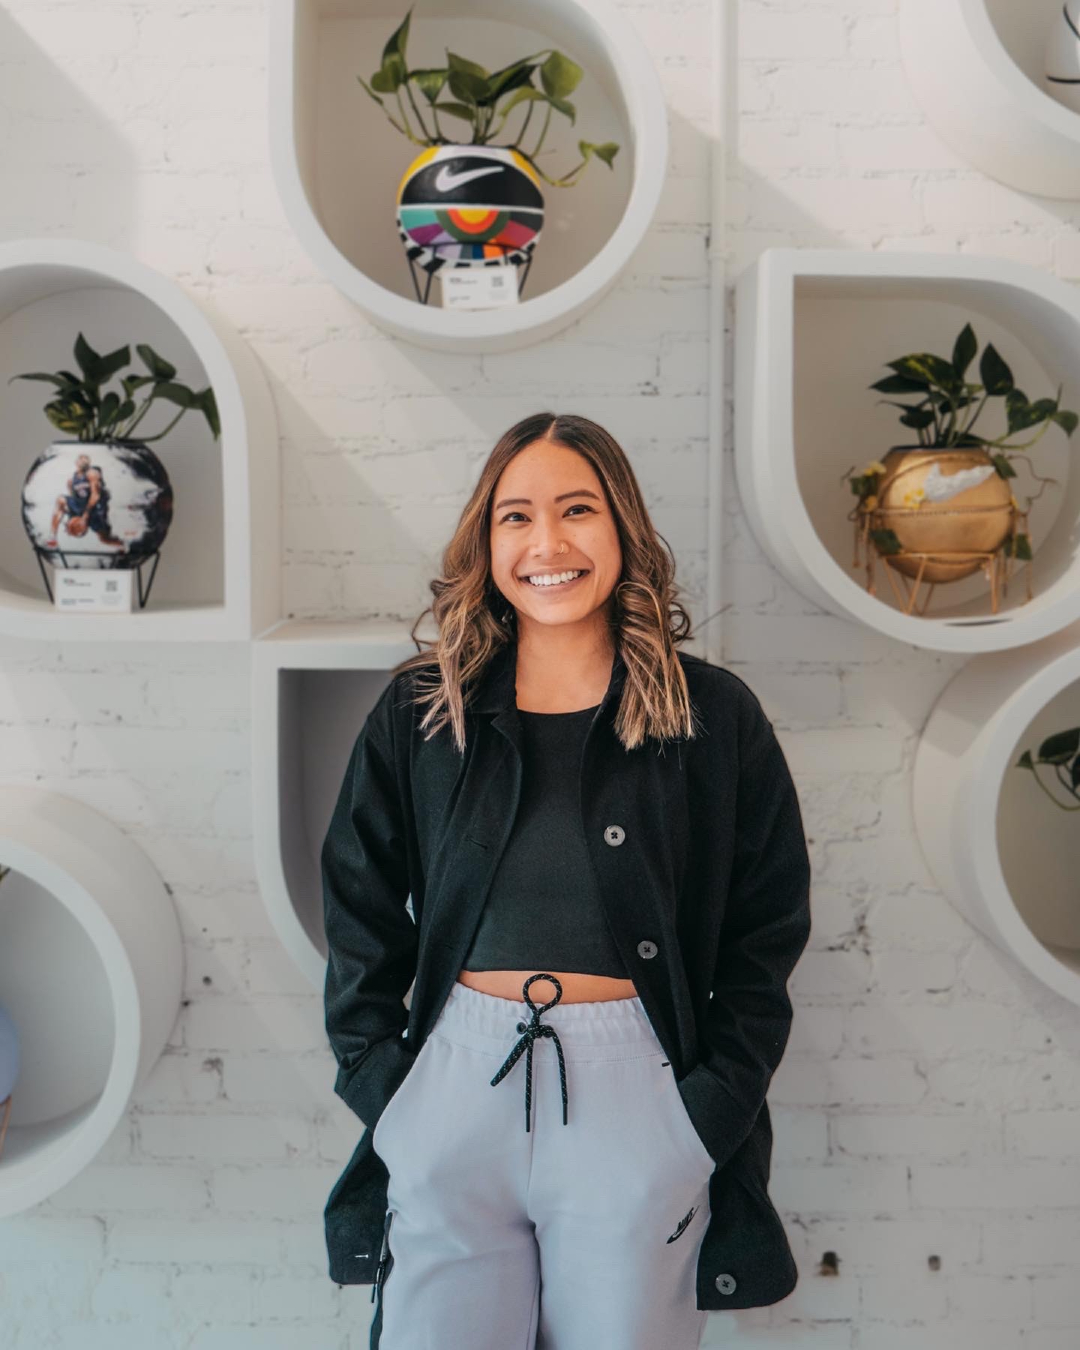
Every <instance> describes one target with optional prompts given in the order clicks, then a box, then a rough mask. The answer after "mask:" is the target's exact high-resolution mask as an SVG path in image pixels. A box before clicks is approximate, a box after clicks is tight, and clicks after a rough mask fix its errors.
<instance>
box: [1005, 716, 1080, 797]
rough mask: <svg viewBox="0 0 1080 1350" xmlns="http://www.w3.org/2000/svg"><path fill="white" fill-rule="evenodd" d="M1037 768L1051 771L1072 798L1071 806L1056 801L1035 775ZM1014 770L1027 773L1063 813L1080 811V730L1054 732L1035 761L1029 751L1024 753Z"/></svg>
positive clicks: (1041, 748)
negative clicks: (1043, 766)
mask: <svg viewBox="0 0 1080 1350" xmlns="http://www.w3.org/2000/svg"><path fill="white" fill-rule="evenodd" d="M1040 765H1045V766H1046V767H1047V768H1049V769H1052V770H1053V774H1054V780H1055V781H1056V783H1057V785H1058V787H1059V788H1061V790H1062V791H1063V792H1065V793H1066V794H1067V796H1069V797H1071V798H1072V803H1071V804H1070V803H1069V802H1061V801H1058V799H1057V797H1056V796H1055V795H1054V793H1053V792H1051V791H1050V789H1049V788H1048V787H1047V785H1046V784H1045V783H1044V782H1043V781H1042V779H1041V778H1040V777H1039V774H1038V768H1039V766H1040ZM1014 767H1015V768H1017V769H1028V770H1030V772H1031V773H1032V775H1033V776H1034V778H1035V781H1036V783H1038V785H1039V787H1040V788H1042V790H1043V791H1044V792H1045V793H1046V795H1047V796H1048V797H1049V798H1050V800H1051V801H1052V802H1053V803H1054V805H1055V806H1057V807H1059V808H1060V809H1061V810H1062V811H1080V727H1069V729H1068V730H1067V731H1055V732H1054V734H1053V735H1052V736H1047V738H1046V740H1044V741H1043V743H1042V744H1041V745H1040V746H1039V749H1038V751H1037V752H1036V754H1035V756H1034V757H1033V756H1032V753H1031V751H1030V750H1025V751H1024V753H1023V754H1022V755H1021V756H1020V758H1019V759H1018V760H1017V761H1016V764H1015V765H1014Z"/></svg>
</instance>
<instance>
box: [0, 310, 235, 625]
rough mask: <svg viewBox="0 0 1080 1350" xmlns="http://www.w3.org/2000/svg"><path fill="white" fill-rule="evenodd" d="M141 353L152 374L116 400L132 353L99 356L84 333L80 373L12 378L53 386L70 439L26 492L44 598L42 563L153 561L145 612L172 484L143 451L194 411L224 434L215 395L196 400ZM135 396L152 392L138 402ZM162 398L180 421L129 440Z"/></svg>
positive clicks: (38, 468)
mask: <svg viewBox="0 0 1080 1350" xmlns="http://www.w3.org/2000/svg"><path fill="white" fill-rule="evenodd" d="M137 351H138V353H139V356H140V357H141V358H142V361H143V363H144V365H145V366H146V369H147V371H148V373H147V374H145V375H142V374H134V375H128V376H125V377H123V378H122V379H121V381H120V384H121V390H122V392H119V393H118V392H116V391H104V389H103V386H104V385H106V384H107V383H108V382H109V381H110V380H111V379H112V378H113V377H114V376H116V375H117V374H118V373H119V372H120V371H121V370H122V369H123V368H124V367H125V366H127V365H128V364H129V363H130V361H131V351H130V348H129V347H127V346H124V347H120V348H117V350H116V351H113V352H110V353H109V354H108V355H106V356H101V355H99V354H98V353H97V352H96V351H94V349H93V348H92V347H91V346H90V345H89V343H88V342H87V341H86V339H85V338H84V337H83V335H82V333H80V334H79V335H78V338H77V339H76V342H75V361H76V363H77V365H78V367H79V370H80V372H81V374H79V375H76V374H74V373H73V372H72V371H69V370H62V371H59V372H58V373H56V374H42V373H34V374H24V375H15V376H12V379H22V380H43V381H46V382H48V383H50V384H52V385H54V386H55V389H56V395H55V397H54V398H53V399H52V400H51V401H50V402H48V403H47V404H46V405H45V415H46V417H47V418H48V419H49V421H50V422H51V423H52V424H53V426H55V427H57V428H58V429H59V430H61V431H66V432H70V433H74V435H73V437H72V438H71V439H64V440H56V441H54V442H53V443H52V444H51V445H50V446H49V447H48V448H47V449H46V450H45V451H44V452H43V453H42V454H41V455H39V456H38V458H37V459H36V460H35V461H34V463H33V464H32V465H31V466H30V470H29V472H28V473H27V475H26V479H25V481H24V483H23V490H22V519H23V527H24V528H25V530H26V533H27V535H28V536H29V538H30V542H31V544H32V545H33V547H34V551H35V553H36V555H37V558H38V564H39V566H40V567H41V571H42V577H43V579H44V581H45V586H46V589H51V588H50V587H49V579H48V574H47V572H46V570H45V566H44V564H45V563H46V562H47V563H49V564H51V565H52V566H53V567H62V568H97V569H102V568H139V567H141V565H142V563H144V562H146V561H147V560H148V559H150V558H153V560H154V567H153V570H152V571H151V574H150V581H149V582H148V583H147V586H146V588H145V591H144V590H143V588H142V584H141V574H140V604H141V605H144V604H145V603H146V599H147V597H148V596H149V591H150V584H151V583H152V582H153V574H154V571H156V570H157V564H158V560H159V558H160V550H161V546H162V544H163V543H164V541H165V536H166V535H167V534H168V532H169V525H170V523H171V521H172V515H173V490H172V485H171V483H170V482H169V475H168V473H167V472H166V470H165V466H164V464H162V462H161V460H160V459H159V458H158V456H157V455H156V454H155V452H154V451H153V450H152V449H151V448H150V446H149V444H148V443H147V442H148V441H155V440H161V439H162V437H163V436H166V435H167V434H168V433H169V431H171V429H172V428H173V427H174V426H175V425H176V423H177V422H178V421H179V420H180V418H181V417H183V415H184V413H185V412H187V411H188V410H189V409H191V408H197V409H199V410H200V411H201V412H202V413H203V414H204V415H205V417H206V419H207V422H208V423H209V425H210V429H211V432H212V433H213V435H214V437H215V438H216V437H217V436H218V435H219V434H220V421H219V418H218V412H217V405H216V403H215V400H214V394H213V390H212V389H210V388H209V387H208V388H206V389H203V390H202V391H201V392H200V393H194V392H193V391H192V390H190V389H188V388H187V387H186V386H185V385H182V384H178V383H177V382H176V380H175V376H176V367H175V366H173V365H171V364H170V363H169V362H168V361H165V360H164V359H163V358H162V357H160V356H159V355H158V354H157V352H155V351H154V350H153V348H152V347H150V346H148V345H147V344H146V343H140V344H139V346H138V347H137ZM139 390H145V391H146V392H144V393H143V394H142V395H141V397H140V398H139V399H138V401H137V400H136V394H137V391H139ZM158 399H160V400H163V401H164V402H165V403H169V404H172V405H174V406H176V407H178V408H179V412H177V414H176V416H175V417H173V418H172V420H171V421H170V422H169V423H168V425H167V426H166V427H165V428H164V430H163V431H160V432H158V433H157V435H155V436H145V437H134V436H132V434H131V433H132V432H133V431H134V430H135V428H136V426H137V425H138V424H139V423H140V422H141V421H142V420H143V418H144V417H145V416H146V414H147V412H148V411H149V410H150V408H151V407H152V406H153V404H154V403H155V401H157V400H158Z"/></svg>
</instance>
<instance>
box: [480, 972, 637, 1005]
mask: <svg viewBox="0 0 1080 1350" xmlns="http://www.w3.org/2000/svg"><path fill="white" fill-rule="evenodd" d="M536 973H537V972H536V971H535V970H462V971H460V972H459V974H458V982H459V983H460V984H466V985H468V986H469V988H470V989H479V991H480V992H481V993H482V994H494V995H495V997H496V998H509V999H513V1000H514V1001H515V1002H516V1003H520V1002H521V988H522V985H523V984H524V983H525V981H526V980H527V979H528V978H529V976H530V975H535V974H536ZM545 973H546V974H549V975H554V976H556V977H557V978H558V981H559V983H560V984H561V985H562V998H561V999H560V1000H559V1002H560V1003H602V1002H604V1001H605V1000H607V999H614V998H633V997H634V996H635V995H636V994H637V989H636V988H635V986H634V982H633V980H621V979H618V978H616V977H615V976H614V975H587V974H583V973H582V972H581V971H575V970H571V971H565V970H551V971H547V972H545ZM529 997H530V998H531V999H532V1001H533V1002H534V1003H535V1004H537V1005H539V1004H541V1003H548V1002H550V1000H551V999H553V998H554V997H555V986H554V985H553V984H552V983H551V981H550V980H537V981H536V982H535V983H534V984H531V985H530V986H529Z"/></svg>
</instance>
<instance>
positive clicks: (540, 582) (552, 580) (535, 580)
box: [527, 571, 584, 589]
mask: <svg viewBox="0 0 1080 1350" xmlns="http://www.w3.org/2000/svg"><path fill="white" fill-rule="evenodd" d="M583 575H584V572H583V571H578V572H559V573H557V574H556V575H553V576H544V577H528V578H527V584H528V585H530V586H536V587H538V588H539V587H543V588H544V589H547V588H548V587H551V586H561V585H563V584H565V583H566V582H569V581H576V580H577V578H578V577H580V576H583Z"/></svg>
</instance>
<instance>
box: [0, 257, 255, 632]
mask: <svg viewBox="0 0 1080 1350" xmlns="http://www.w3.org/2000/svg"><path fill="white" fill-rule="evenodd" d="M80 330H81V331H82V332H83V333H84V334H85V336H86V339H87V341H88V342H89V343H90V345H91V347H93V348H94V349H95V350H97V351H99V352H107V351H111V350H113V349H115V348H117V347H121V346H124V345H125V344H127V345H130V347H131V354H132V359H133V365H132V368H131V369H132V370H135V371H141V370H142V363H141V361H140V360H139V358H138V356H137V354H136V352H135V344H136V343H139V342H148V343H149V344H150V345H151V346H152V347H153V348H154V349H155V351H157V352H158V353H159V354H160V355H161V356H163V357H164V358H165V359H166V360H168V361H171V362H172V363H173V365H175V366H176V367H177V369H178V375H177V378H178V379H179V380H180V381H181V382H182V383H185V384H187V385H188V386H189V387H191V388H195V389H198V388H203V387H205V386H206V385H207V384H209V385H211V386H212V387H213V390H214V395H215V398H216V401H217V405H218V411H219V414H220V418H221V435H220V437H219V438H218V440H216V441H215V440H214V438H213V436H212V435H211V433H210V430H209V428H208V426H207V424H206V421H205V419H204V418H203V417H202V416H201V414H199V413H197V412H194V411H192V412H188V413H187V414H186V415H185V416H184V417H183V418H182V419H181V420H180V421H179V422H178V423H177V425H176V427H175V428H174V429H173V430H172V431H171V432H170V433H169V435H168V436H167V437H165V438H164V439H163V440H161V441H158V442H154V443H153V448H154V449H155V450H157V452H158V453H159V455H160V457H161V459H162V461H163V463H164V464H165V466H166V468H167V470H168V472H169V477H170V479H171V480H172V483H173V487H174V492H175V499H176V511H175V515H174V517H173V521H172V525H171V527H170V529H169V533H168V536H167V538H166V539H165V542H164V544H163V545H162V548H161V559H160V564H159V566H158V568H157V572H156V574H155V576H154V578H153V583H152V585H151V589H150V594H149V599H148V601H147V604H146V607H145V608H144V609H139V608H137V607H136V609H135V610H134V611H133V612H132V613H130V614H91V613H85V614H71V613H68V612H64V611H60V610H58V609H56V607H55V606H54V605H53V603H52V601H51V600H50V599H49V596H48V592H47V591H46V589H45V585H44V582H43V580H42V577H41V572H40V569H39V567H38V563H37V559H36V556H35V554H34V551H33V548H32V546H31V544H30V540H29V539H28V538H27V535H26V532H25V530H24V529H23V526H22V521H21V517H20V506H19V504H20V500H21V493H22V484H23V480H24V478H25V477H26V473H27V471H28V469H29V468H30V465H31V464H32V463H33V462H34V460H35V459H36V458H37V456H38V455H39V454H40V453H41V451H42V450H44V449H45V447H46V446H47V445H48V444H49V443H50V442H51V441H52V440H53V439H54V437H55V436H56V435H57V434H58V433H57V432H56V430H55V428H53V427H52V426H51V425H50V423H49V422H48V420H47V419H46V417H45V415H44V413H43V411H42V409H43V406H44V404H45V402H46V401H47V399H48V398H49V397H50V394H49V393H48V392H47V391H50V390H51V389H52V386H50V385H45V384H38V383H31V382H29V381H25V380H16V381H14V383H9V380H10V377H11V376H12V375H15V374H21V373H23V372H26V371H56V370H60V369H72V368H73V363H74V357H73V355H72V348H73V347H74V344H75V338H76V335H77V334H78V333H79V332H80ZM123 373H127V372H126V371H125V372H123ZM0 400H2V402H0V407H2V411H3V419H4V442H5V454H4V455H3V457H2V458H0V500H3V501H4V502H6V503H7V512H8V515H7V528H6V529H4V530H0V632H2V633H7V634H10V635H11V636H13V637H20V638H63V639H64V640H68V639H71V638H89V639H94V640H98V641H100V640H101V639H104V638H122V639H124V640H128V641H130V640H137V639H152V640H155V641H161V640H174V641H181V642H188V641H198V640H201V639H223V640H244V639H247V638H250V637H251V636H252V635H253V634H255V633H258V632H261V631H262V630H263V629H265V628H266V627H268V626H269V625H270V624H271V623H273V622H274V621H275V620H276V619H277V618H278V617H279V615H280V612H281V611H280V579H279V578H280V558H279V548H280V530H279V515H280V505H279V488H278V442H277V425H276V416H275V412H274V404H273V400H272V398H271V395H270V390H269V387H268V385H267V382H266V378H265V376H264V375H263V372H262V368H261V367H260V365H259V364H258V362H257V361H256V359H255V357H254V355H253V354H252V352H251V351H250V349H249V348H248V347H247V345H246V344H245V343H244V342H243V341H242V340H241V339H240V337H239V336H237V334H235V333H234V332H232V331H231V329H230V328H229V326H228V325H227V324H226V323H225V322H224V321H223V320H222V319H220V318H218V317H216V316H213V315H212V314H211V313H210V312H209V311H208V310H207V309H206V308H205V307H204V306H202V305H201V304H197V303H196V302H195V301H194V300H193V299H192V298H191V297H190V296H189V295H188V294H187V293H186V292H185V291H183V290H182V289H181V288H180V287H178V286H177V285H176V284H175V283H174V282H172V281H170V280H168V279H166V278H165V277H163V276H161V275H160V274H159V273H157V272H155V271H153V270H152V269H151V268H148V267H146V266H144V265H143V264H142V263H139V262H137V261H136V260H134V259H132V258H130V257H128V256H127V255H125V254H123V253H119V252H116V251H114V250H112V249H109V248H105V247H103V246H101V245H98V244H91V243H86V242H84V241H80V240H73V239H20V240H15V241H12V242H8V243H0ZM175 411H176V410H175V409H173V414H175ZM155 418H156V419H157V420H155ZM168 420H169V415H168V412H167V409H166V411H161V410H160V409H157V408H155V410H154V411H152V412H151V413H150V414H149V415H148V417H147V419H146V422H145V423H143V424H142V425H143V426H145V427H146V428H147V430H148V432H150V433H151V434H153V433H156V432H157V431H159V430H162V429H163V428H164V426H165V425H167V423H168ZM152 566H153V564H152V563H151V564H149V565H147V566H146V567H144V577H145V578H147V579H148V578H149V574H150V567H152Z"/></svg>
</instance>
